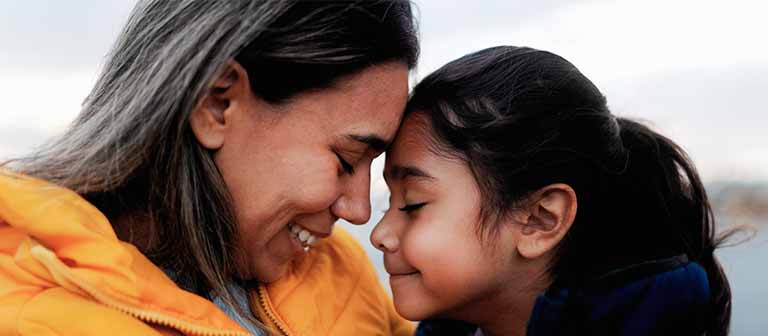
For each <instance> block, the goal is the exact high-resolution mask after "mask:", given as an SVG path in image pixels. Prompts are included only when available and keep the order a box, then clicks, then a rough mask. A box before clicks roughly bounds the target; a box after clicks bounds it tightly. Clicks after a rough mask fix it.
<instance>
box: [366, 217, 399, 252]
mask: <svg viewBox="0 0 768 336" xmlns="http://www.w3.org/2000/svg"><path fill="white" fill-rule="evenodd" d="M388 222H389V221H388V219H387V216H386V215H385V216H384V218H382V219H381V221H380V222H379V223H378V224H376V227H375V228H374V229H373V232H371V244H372V245H373V246H374V247H376V248H377V249H379V250H380V251H381V252H389V253H393V252H396V251H397V249H398V247H399V244H400V241H399V239H398V238H397V235H395V232H393V231H392V229H393V228H392V226H391V225H389V223H388Z"/></svg>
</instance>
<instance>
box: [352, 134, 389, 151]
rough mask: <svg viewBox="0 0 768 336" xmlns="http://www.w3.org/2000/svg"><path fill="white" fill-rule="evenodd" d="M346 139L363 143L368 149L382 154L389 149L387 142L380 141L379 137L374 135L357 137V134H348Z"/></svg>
mask: <svg viewBox="0 0 768 336" xmlns="http://www.w3.org/2000/svg"><path fill="white" fill-rule="evenodd" d="M347 138H348V139H351V140H354V141H357V142H361V143H364V144H366V145H368V147H371V148H372V149H374V150H376V151H378V152H383V151H385V150H386V149H387V147H389V143H390V142H389V141H387V140H384V139H382V138H381V137H380V136H378V135H376V134H366V135H359V134H348V135H347Z"/></svg>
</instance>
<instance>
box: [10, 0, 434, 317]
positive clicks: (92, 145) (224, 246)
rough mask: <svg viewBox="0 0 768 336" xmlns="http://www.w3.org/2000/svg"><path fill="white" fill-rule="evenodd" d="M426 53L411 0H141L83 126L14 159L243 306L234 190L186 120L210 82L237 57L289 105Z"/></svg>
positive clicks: (268, 92) (191, 280)
mask: <svg viewBox="0 0 768 336" xmlns="http://www.w3.org/2000/svg"><path fill="white" fill-rule="evenodd" d="M418 54H419V46H418V39H417V33H416V24H415V21H414V18H413V15H412V11H411V3H410V1H408V0H376V1H296V0H286V1H250V0H237V1H235V0H190V1H165V0H143V1H139V2H138V3H137V5H136V7H135V9H134V10H133V12H132V13H131V15H130V18H129V19H128V22H127V24H126V25H125V27H124V28H123V31H122V32H121V34H120V35H119V36H118V38H117V41H116V43H115V45H114V46H113V49H112V51H111V52H110V54H109V56H108V58H107V59H106V62H105V65H104V68H103V70H102V73H101V74H100V76H99V78H98V80H97V82H96V85H95V86H94V88H93V90H92V91H91V93H90V95H89V96H88V98H87V99H86V101H85V102H84V104H83V107H82V111H81V112H80V114H79V115H78V117H77V119H76V120H75V121H74V122H73V124H72V125H71V126H70V127H69V128H68V129H67V131H66V132H65V133H64V134H63V135H62V136H61V137H59V138H56V139H54V140H53V141H51V142H49V143H48V144H47V145H46V146H44V147H42V148H41V149H39V150H38V151H37V152H36V153H33V154H31V155H30V156H28V157H25V158H21V159H18V160H15V161H14V162H13V163H12V164H13V165H15V166H16V167H17V168H18V170H20V171H22V172H24V173H26V174H29V175H32V176H35V177H38V178H41V179H44V180H47V181H50V182H53V183H55V184H58V185H61V186H64V187H66V188H69V189H72V190H74V191H76V192H77V193H79V194H80V195H83V196H84V197H85V198H86V199H88V200H89V201H91V202H92V203H93V204H94V205H96V206H97V207H98V208H99V210H101V211H102V212H104V213H105V214H106V215H107V217H109V218H110V219H111V220H112V219H115V218H121V217H123V216H127V215H136V214H139V215H145V216H146V217H147V218H139V219H138V220H137V221H138V222H141V224H142V225H143V224H147V225H148V226H149V227H146V228H143V229H144V230H143V232H142V233H143V234H142V235H140V236H136V235H133V234H132V233H131V232H128V233H126V234H122V235H121V236H120V238H121V239H123V240H127V241H128V242H131V243H135V244H137V245H138V243H137V241H144V240H148V243H146V244H141V245H140V248H142V252H143V253H145V254H146V255H147V256H148V257H149V258H150V259H151V260H152V261H153V262H155V263H156V264H157V265H158V266H160V267H162V268H163V269H165V270H168V271H171V272H172V273H173V274H175V275H176V279H174V280H176V282H177V283H178V284H179V285H180V286H182V287H184V288H186V289H188V290H191V291H194V292H197V293H199V294H202V295H208V294H211V293H214V294H216V295H217V296H219V297H221V298H222V299H223V300H224V302H225V303H227V304H228V305H230V306H233V307H234V309H236V310H237V308H238V307H237V306H236V304H235V301H234V299H233V296H232V294H231V293H230V292H229V291H228V290H227V288H226V285H227V283H229V282H230V281H233V280H234V279H233V277H235V276H236V274H235V273H236V270H235V268H234V264H235V263H234V256H233V255H234V252H235V251H233V248H232V246H234V241H235V233H236V225H235V219H234V216H233V210H232V209H231V202H230V199H229V192H228V191H227V188H226V185H225V184H224V181H223V179H222V177H221V175H220V174H219V172H218V169H217V168H216V165H215V163H214V161H213V159H212V154H211V153H210V152H209V151H208V150H206V149H205V148H203V147H202V146H200V144H199V143H198V142H197V140H196V138H195V137H194V135H193V134H192V132H191V129H190V126H189V122H188V119H189V115H190V113H191V112H192V111H193V109H194V107H195V106H196V104H197V103H198V101H199V99H200V98H201V97H202V96H203V94H204V93H205V92H206V91H207V89H208V88H209V87H210V84H211V82H212V81H213V80H215V78H216V76H218V75H219V74H220V72H221V71H222V69H223V68H224V67H225V66H226V65H227V62H228V61H230V60H231V59H233V58H234V59H235V60H236V61H238V62H239V63H241V64H242V65H243V67H244V68H245V69H246V71H247V72H248V75H249V79H250V82H251V86H252V87H253V91H254V93H255V94H256V95H258V96H260V97H261V98H263V99H264V100H265V101H268V102H270V103H273V104H280V103H282V102H284V101H285V100H287V99H290V98H291V97H292V96H294V95H296V94H298V93H301V92H304V91H307V90H317V89H323V88H327V87H331V86H333V85H334V83H335V82H336V81H338V80H339V79H340V78H343V77H344V76H349V75H352V74H355V73H357V72H359V71H361V70H363V69H365V68H367V67H369V66H371V65H376V64H381V63H385V62H390V61H392V62H401V63H404V64H406V65H407V66H408V68H409V69H412V68H413V67H414V66H415V64H416V61H417V57H418ZM139 231H140V232H141V231H142V230H139ZM118 233H119V234H120V232H118Z"/></svg>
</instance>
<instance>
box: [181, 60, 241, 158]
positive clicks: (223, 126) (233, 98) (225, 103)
mask: <svg viewBox="0 0 768 336" xmlns="http://www.w3.org/2000/svg"><path fill="white" fill-rule="evenodd" d="M248 94H250V83H249V82H248V73H247V72H246V71H245V69H244V68H243V67H242V66H241V65H240V63H237V62H236V61H234V60H230V61H229V62H227V65H226V67H225V68H224V71H222V73H221V74H220V75H219V76H218V77H217V78H216V80H214V81H213V84H212V85H211V86H210V87H209V88H208V90H207V91H206V92H205V94H204V95H203V97H202V98H201V99H200V102H199V103H198V105H197V107H196V108H195V110H194V111H192V114H191V115H190V117H189V123H190V126H191V127H192V132H193V133H194V134H195V137H196V138H197V141H198V142H199V143H200V144H201V145H202V146H203V147H205V148H207V149H210V150H217V149H219V148H221V146H223V145H224V139H225V138H226V133H227V132H226V131H227V126H228V125H229V123H228V121H229V119H230V114H231V113H232V110H233V109H234V108H236V106H235V105H238V104H235V103H236V102H238V101H244V100H245V99H247V98H248V97H246V96H245V95H248ZM240 105H241V106H242V104H240Z"/></svg>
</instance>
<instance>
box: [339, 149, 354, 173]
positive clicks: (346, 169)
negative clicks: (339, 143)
mask: <svg viewBox="0 0 768 336" xmlns="http://www.w3.org/2000/svg"><path fill="white" fill-rule="evenodd" d="M336 157H337V158H339V163H340V164H341V169H342V170H344V172H345V173H347V174H349V175H352V174H354V173H355V167H354V166H352V165H351V164H350V163H349V162H347V160H344V158H343V157H342V156H341V155H340V154H339V153H336Z"/></svg>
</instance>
